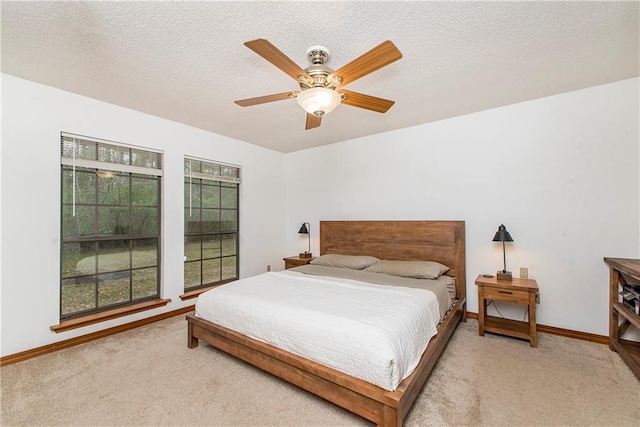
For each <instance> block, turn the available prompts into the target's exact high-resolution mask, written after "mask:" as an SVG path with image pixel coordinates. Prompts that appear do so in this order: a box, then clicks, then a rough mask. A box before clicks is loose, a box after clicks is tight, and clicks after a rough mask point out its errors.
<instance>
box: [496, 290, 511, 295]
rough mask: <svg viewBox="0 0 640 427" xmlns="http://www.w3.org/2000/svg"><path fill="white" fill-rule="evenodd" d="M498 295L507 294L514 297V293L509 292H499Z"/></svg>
mask: <svg viewBox="0 0 640 427" xmlns="http://www.w3.org/2000/svg"><path fill="white" fill-rule="evenodd" d="M498 293H500V294H507V295H513V292H509V291H498Z"/></svg>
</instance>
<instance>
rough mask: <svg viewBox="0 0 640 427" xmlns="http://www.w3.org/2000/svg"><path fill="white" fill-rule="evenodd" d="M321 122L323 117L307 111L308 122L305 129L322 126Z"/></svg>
mask: <svg viewBox="0 0 640 427" xmlns="http://www.w3.org/2000/svg"><path fill="white" fill-rule="evenodd" d="M321 122H322V117H318V116H316V115H315V114H309V113H307V123H306V125H305V127H304V129H305V130H309V129H313V128H317V127H318V126H320V123H321Z"/></svg>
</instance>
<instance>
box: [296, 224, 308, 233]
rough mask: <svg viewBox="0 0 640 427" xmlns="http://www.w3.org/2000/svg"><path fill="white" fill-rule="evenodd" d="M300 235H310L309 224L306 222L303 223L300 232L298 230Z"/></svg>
mask: <svg viewBox="0 0 640 427" xmlns="http://www.w3.org/2000/svg"><path fill="white" fill-rule="evenodd" d="M298 233H300V234H309V229H308V228H307V223H306V222H303V223H302V227H300V230H298Z"/></svg>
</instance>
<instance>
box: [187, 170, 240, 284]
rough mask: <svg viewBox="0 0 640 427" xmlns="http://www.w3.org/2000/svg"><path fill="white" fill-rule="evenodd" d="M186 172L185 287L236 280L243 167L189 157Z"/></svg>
mask: <svg viewBox="0 0 640 427" xmlns="http://www.w3.org/2000/svg"><path fill="white" fill-rule="evenodd" d="M184 174H185V179H184V205H185V212H184V255H185V261H184V289H185V291H193V290H196V289H198V288H204V287H208V286H212V285H217V284H222V283H226V282H230V281H232V280H235V279H237V278H238V277H239V275H238V266H239V263H240V260H239V257H238V253H239V251H238V248H239V185H240V169H239V168H238V167H236V166H230V165H224V164H219V163H212V162H208V161H204V160H199V159H196V158H190V157H186V158H185V160H184Z"/></svg>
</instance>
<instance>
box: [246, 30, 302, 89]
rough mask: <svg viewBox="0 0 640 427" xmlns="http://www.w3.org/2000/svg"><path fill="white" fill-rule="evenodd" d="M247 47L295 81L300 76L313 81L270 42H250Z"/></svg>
mask: <svg viewBox="0 0 640 427" xmlns="http://www.w3.org/2000/svg"><path fill="white" fill-rule="evenodd" d="M244 45H245V46H246V47H248V48H249V49H251V50H252V51H254V52H255V53H257V54H258V55H260V56H262V57H263V58H264V59H266V60H267V61H269V62H271V63H272V64H273V65H275V66H276V67H278V68H280V69H281V70H282V71H284V72H285V73H287V74H288V75H289V76H291V77H292V78H293V79H294V80H296V81H297V80H298V77H299V76H304V77H305V78H308V79H311V77H310V76H309V74H307V72H306V71H304V70H303V69H302V68H300V67H299V66H298V65H297V64H296V63H295V62H293V61H292V60H291V59H289V57H288V56H287V55H285V54H284V53H282V52H281V51H280V50H279V49H278V48H277V47H275V46H274V45H272V44H271V42H269V41H268V40H265V39H257V40H252V41H248V42H246V43H245V44H244Z"/></svg>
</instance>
